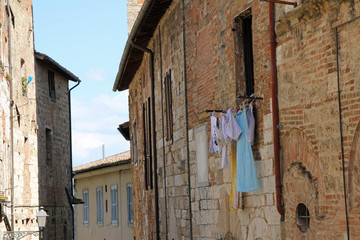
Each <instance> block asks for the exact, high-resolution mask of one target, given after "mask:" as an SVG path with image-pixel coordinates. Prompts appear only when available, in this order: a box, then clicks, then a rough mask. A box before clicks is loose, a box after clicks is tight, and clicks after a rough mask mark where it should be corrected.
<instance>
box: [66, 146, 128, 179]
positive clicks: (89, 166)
mask: <svg viewBox="0 0 360 240" xmlns="http://www.w3.org/2000/svg"><path fill="white" fill-rule="evenodd" d="M130 161H131V156H130V151H127V152H123V153H120V154H116V155H113V156H111V157H107V158H104V159H101V160H97V161H93V162H89V163H86V164H83V165H80V166H78V167H74V168H73V171H74V172H75V174H78V173H83V172H89V171H93V170H97V169H101V168H106V167H112V166H117V165H122V164H127V163H130Z"/></svg>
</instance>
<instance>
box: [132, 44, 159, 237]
mask: <svg viewBox="0 0 360 240" xmlns="http://www.w3.org/2000/svg"><path fill="white" fill-rule="evenodd" d="M130 44H131V46H133V47H134V48H136V49H138V50H140V51H143V52H146V53H148V54H149V55H150V77H151V107H152V124H153V128H152V132H153V134H152V136H153V145H152V146H153V156H154V158H153V159H154V173H155V177H154V178H155V179H154V182H155V218H156V239H160V232H159V229H160V227H159V190H158V179H157V154H156V122H155V76H154V53H153V51H151V50H150V49H148V48H146V47H143V46H140V45H138V44H136V43H134V40H133V39H130Z"/></svg>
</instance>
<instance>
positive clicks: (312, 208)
mask: <svg viewBox="0 0 360 240" xmlns="http://www.w3.org/2000/svg"><path fill="white" fill-rule="evenodd" d="M358 4H359V3H358V2H357V1H355V2H342V3H337V2H335V1H317V2H316V4H315V2H307V3H304V4H303V5H302V8H297V9H295V10H292V9H289V8H287V9H285V8H279V10H280V11H279V12H280V13H281V14H280V16H279V19H278V20H279V23H278V25H277V35H278V48H277V56H278V59H277V64H278V82H279V90H278V92H279V105H280V114H279V115H280V124H281V125H283V126H284V128H283V129H282V130H281V135H282V147H283V148H282V149H283V150H282V152H283V155H282V162H283V165H282V172H283V182H284V203H285V209H286V214H285V230H284V236H285V237H286V239H293V238H294V237H295V236H303V237H305V236H306V237H310V236H315V235H314V234H316V235H317V236H318V237H320V238H326V236H330V235H331V236H333V237H334V238H336V239H339V238H343V237H344V236H346V234H347V233H346V216H345V197H344V181H343V171H342V170H343V167H342V157H341V155H342V154H341V141H340V139H341V138H340V126H341V127H342V129H343V146H344V159H345V173H346V178H345V185H346V189H347V192H348V196H347V197H348V198H347V203H348V204H349V203H350V204H349V205H350V206H349V205H348V214H349V222H350V233H351V234H350V235H351V239H357V238H358V237H359V236H360V235H359V231H358V219H359V216H358V214H357V211H356V210H355V209H356V207H355V205H356V204H355V205H351V203H352V204H354V203H355V201H354V199H356V196H357V195H358V190H356V188H355V187H354V183H355V181H357V180H355V179H356V178H357V177H355V175H356V171H357V167H356V165H357V164H358V163H357V161H356V160H355V156H356V154H358V153H357V152H359V151H358V150H357V149H358V147H359V143H358V140H357V138H356V136H357V135H358V133H357V131H359V130H357V126H358V124H359V120H360V118H359V114H360V111H359V104H358V103H359V100H360V98H359V96H360V95H359V88H358V85H359V79H358V78H356V74H357V72H358V70H357V62H358V57H357V55H358V54H357V53H358V51H357V46H356V45H357V44H356V43H355V42H356V39H357V38H358V34H357V32H356V31H354V29H357V28H358V27H359V21H357V20H355V21H352V22H350V23H346V22H347V21H349V20H351V19H353V18H354V17H356V16H358V15H359V11H358V10H356V9H357V6H358ZM285 21H286V22H287V23H285ZM342 23H344V24H345V25H343V26H340V27H339V28H338V46H339V49H338V54H339V63H340V65H339V69H337V62H336V61H337V56H336V53H337V49H336V32H335V27H336V26H338V25H339V24H342ZM337 70H339V78H340V91H341V97H340V100H341V117H342V122H341V123H340V118H339V101H338V86H337ZM299 164H300V165H302V167H301V168H299ZM304 172H307V174H304ZM294 181H295V182H296V183H295V182H294ZM293 182H294V184H295V185H294V184H292V183H293ZM302 182H304V184H301V183H302ZM300 202H302V203H305V204H306V205H307V206H308V207H309V212H310V228H309V231H308V232H306V233H301V232H300V231H299V229H298V228H297V227H296V222H295V221H294V219H295V208H296V206H297V204H299V203H300Z"/></svg>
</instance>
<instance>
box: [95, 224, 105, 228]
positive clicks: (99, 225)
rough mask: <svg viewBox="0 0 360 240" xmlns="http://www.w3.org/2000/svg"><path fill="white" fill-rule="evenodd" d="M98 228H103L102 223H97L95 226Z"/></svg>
mask: <svg viewBox="0 0 360 240" xmlns="http://www.w3.org/2000/svg"><path fill="white" fill-rule="evenodd" d="M96 225H97V226H98V227H103V226H104V223H97V224H96Z"/></svg>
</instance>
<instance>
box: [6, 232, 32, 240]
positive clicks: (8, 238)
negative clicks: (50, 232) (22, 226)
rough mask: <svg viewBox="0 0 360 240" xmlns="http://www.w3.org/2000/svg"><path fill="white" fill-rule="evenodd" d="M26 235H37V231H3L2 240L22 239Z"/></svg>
mask: <svg viewBox="0 0 360 240" xmlns="http://www.w3.org/2000/svg"><path fill="white" fill-rule="evenodd" d="M28 235H33V236H35V237H36V236H39V231H13V232H9V231H8V232H4V237H3V240H13V239H22V238H24V237H26V236H28Z"/></svg>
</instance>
